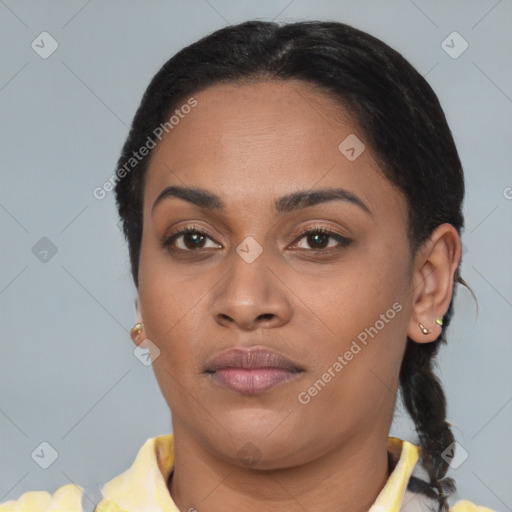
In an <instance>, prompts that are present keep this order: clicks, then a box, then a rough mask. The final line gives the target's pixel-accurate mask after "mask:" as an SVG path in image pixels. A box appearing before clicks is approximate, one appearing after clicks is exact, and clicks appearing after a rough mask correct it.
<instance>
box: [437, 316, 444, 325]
mask: <svg viewBox="0 0 512 512" xmlns="http://www.w3.org/2000/svg"><path fill="white" fill-rule="evenodd" d="M436 324H437V325H443V317H442V316H440V317H439V318H438V319H437V320H436Z"/></svg>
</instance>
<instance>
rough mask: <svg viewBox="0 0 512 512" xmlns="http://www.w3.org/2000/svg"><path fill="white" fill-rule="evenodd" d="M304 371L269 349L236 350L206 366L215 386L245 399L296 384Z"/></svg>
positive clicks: (220, 356)
mask: <svg viewBox="0 0 512 512" xmlns="http://www.w3.org/2000/svg"><path fill="white" fill-rule="evenodd" d="M303 372H304V368H302V367H300V366H299V365H297V364H295V363H294V362H293V361H291V360H290V359H288V358H287V357H285V356H283V355H282V354H279V353H277V352H274V351H273V350H270V349H266V348H251V349H248V348H235V349H231V350H228V351H225V352H222V353H220V354H219V355H217V356H216V357H215V358H214V359H212V360H211V361H209V362H208V363H207V365H206V370H205V373H206V374H207V375H209V376H210V377H211V379H212V381H213V382H215V383H216V384H220V385H221V386H223V387H226V388H229V389H231V390H232V391H236V392H237V393H240V394H242V395H256V394H259V393H263V392H264V391H267V390H269V389H271V388H273V387H274V386H277V385H278V384H283V383H285V382H290V381H292V380H295V379H296V378H297V377H299V376H300V375H301V374H302V373H303Z"/></svg>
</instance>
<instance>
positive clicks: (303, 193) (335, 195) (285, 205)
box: [151, 185, 373, 216]
mask: <svg viewBox="0 0 512 512" xmlns="http://www.w3.org/2000/svg"><path fill="white" fill-rule="evenodd" d="M173 197H174V198H178V199H183V200H184V201H188V202H189V203H191V204H193V205H195V206H198V207H199V208H203V209H207V210H225V208H226V205H225V203H224V201H223V200H222V199H221V198H220V197H219V196H218V195H216V194H214V193H213V192H210V191H209V190H206V189H203V188H199V187H180V186H177V185H173V186H170V187H166V188H164V189H163V190H162V192H160V194H159V195H158V197H157V198H156V200H155V202H154V203H153V207H152V208H151V213H152V214H153V212H154V210H155V208H156V206H157V205H158V204H159V203H161V202H162V201H164V200H165V199H170V198H173ZM334 200H339V201H346V202H348V203H352V204H354V205H356V206H358V207H359V208H361V209H362V210H363V211H365V212H366V213H367V214H369V215H370V216H373V213H372V211H371V210H370V209H369V208H368V206H366V204H365V203H364V202H363V201H362V200H361V199H360V198H359V197H357V196H356V195H354V194H353V193H352V192H349V191H348V190H345V189H343V188H333V187H328V188H322V189H316V190H299V191H297V192H292V193H290V194H286V195H284V196H282V197H280V198H278V199H276V201H275V202H274V212H275V213H276V214H284V213H290V212H294V211H297V210H301V209H303V208H308V207H310V206H315V205H317V204H321V203H325V202H328V201H334Z"/></svg>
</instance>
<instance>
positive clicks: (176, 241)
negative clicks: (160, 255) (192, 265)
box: [163, 226, 212, 252]
mask: <svg viewBox="0 0 512 512" xmlns="http://www.w3.org/2000/svg"><path fill="white" fill-rule="evenodd" d="M208 240H210V241H212V240H211V238H210V236H209V235H208V234H207V233H205V232H204V231H201V230H199V229H196V228H193V227H189V226H186V227H184V228H182V229H180V230H178V231H176V232H175V233H173V234H172V235H170V236H169V237H167V238H166V239H165V240H164V242H163V246H164V247H165V248H171V249H172V250H179V251H188V252H192V251H196V250H198V249H206V248H208V247H207V246H206V243H207V241H208Z"/></svg>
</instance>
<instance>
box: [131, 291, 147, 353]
mask: <svg viewBox="0 0 512 512" xmlns="http://www.w3.org/2000/svg"><path fill="white" fill-rule="evenodd" d="M135 307H136V310H137V322H136V324H135V325H134V326H133V327H132V328H131V330H130V337H131V339H132V341H133V342H134V343H135V344H136V345H137V346H141V341H142V342H143V340H145V339H146V334H145V332H144V323H143V321H142V315H141V312H140V307H139V300H138V298H136V299H135Z"/></svg>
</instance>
